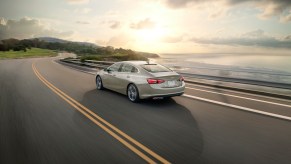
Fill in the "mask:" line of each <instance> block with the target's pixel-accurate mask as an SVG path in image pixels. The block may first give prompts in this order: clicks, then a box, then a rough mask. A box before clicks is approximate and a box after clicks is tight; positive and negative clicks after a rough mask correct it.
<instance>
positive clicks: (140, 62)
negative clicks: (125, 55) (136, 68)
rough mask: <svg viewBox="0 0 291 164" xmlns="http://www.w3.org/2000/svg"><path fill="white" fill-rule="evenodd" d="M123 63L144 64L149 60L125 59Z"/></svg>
mask: <svg viewBox="0 0 291 164" xmlns="http://www.w3.org/2000/svg"><path fill="white" fill-rule="evenodd" d="M121 63H129V64H133V65H142V64H148V62H147V61H140V60H131V61H123V62H121ZM149 63H151V64H156V63H153V62H149Z"/></svg>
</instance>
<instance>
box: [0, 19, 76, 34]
mask: <svg viewBox="0 0 291 164" xmlns="http://www.w3.org/2000/svg"><path fill="white" fill-rule="evenodd" d="M0 20H1V21H0V22H1V23H0V39H9V38H16V39H26V38H33V37H41V36H51V37H60V38H64V37H68V36H71V35H72V34H73V32H72V31H58V30H55V29H50V28H47V27H45V26H44V25H43V24H42V22H40V21H39V20H37V19H31V18H22V19H20V20H10V19H9V20H5V19H4V18H0Z"/></svg>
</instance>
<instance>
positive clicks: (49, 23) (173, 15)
mask: <svg viewBox="0 0 291 164" xmlns="http://www.w3.org/2000/svg"><path fill="white" fill-rule="evenodd" d="M34 37H57V38H61V39H66V40H71V41H86V42H91V43H95V44H97V45H100V46H113V47H116V48H118V47H122V48H126V49H133V50H137V51H146V52H155V53H285V54H289V53H290V50H291V0H47V1H45V0H25V1H23V0H1V1H0V40H1V39H7V38H16V39H26V38H34Z"/></svg>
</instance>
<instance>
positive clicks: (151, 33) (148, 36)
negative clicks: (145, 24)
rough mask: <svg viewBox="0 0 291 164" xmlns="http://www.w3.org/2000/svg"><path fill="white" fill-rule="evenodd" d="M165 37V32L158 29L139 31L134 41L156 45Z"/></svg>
mask: <svg viewBox="0 0 291 164" xmlns="http://www.w3.org/2000/svg"><path fill="white" fill-rule="evenodd" d="M164 35H165V30H163V29H162V28H159V27H155V28H151V29H141V30H139V31H138V32H137V33H136V37H137V38H136V39H137V40H138V41H139V42H144V43H149V42H151V43H158V42H159V41H160V40H161V38H162V37H163V36H164Z"/></svg>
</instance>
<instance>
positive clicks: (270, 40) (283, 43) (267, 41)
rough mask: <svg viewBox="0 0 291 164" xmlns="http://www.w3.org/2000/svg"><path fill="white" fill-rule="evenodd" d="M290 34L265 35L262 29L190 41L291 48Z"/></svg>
mask: <svg viewBox="0 0 291 164" xmlns="http://www.w3.org/2000/svg"><path fill="white" fill-rule="evenodd" d="M290 39H291V36H290V35H289V36H286V37H285V38H284V39H278V38H275V37H272V36H267V35H265V34H264V31H262V30H255V31H251V32H247V33H245V34H242V35H241V36H239V37H228V38H219V37H216V38H192V39H191V41H193V42H195V43H199V44H205V45H207V44H212V45H228V46H253V47H255V46H257V47H267V48H287V49H291V40H290Z"/></svg>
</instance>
